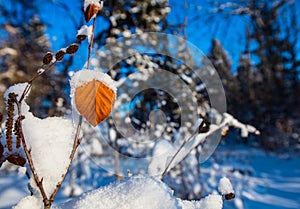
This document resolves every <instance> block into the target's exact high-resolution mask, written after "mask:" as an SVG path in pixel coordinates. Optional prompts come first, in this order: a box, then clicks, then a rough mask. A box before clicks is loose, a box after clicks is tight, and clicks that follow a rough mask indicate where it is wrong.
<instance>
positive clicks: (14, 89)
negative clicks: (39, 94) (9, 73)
mask: <svg viewBox="0 0 300 209" xmlns="http://www.w3.org/2000/svg"><path fill="white" fill-rule="evenodd" d="M27 85H28V83H19V84H15V85H13V86H10V87H9V88H8V89H7V90H6V91H5V93H4V98H5V99H6V100H8V95H9V94H10V93H15V94H17V95H18V96H17V99H18V100H19V99H20V98H21V95H22V93H23V91H24V89H25V88H26V86H27ZM29 92H30V91H29ZM29 92H28V93H27V94H26V95H25V97H24V99H26V98H27V96H28V94H29ZM21 111H22V113H23V112H28V111H29V106H28V105H27V104H26V103H25V102H22V105H21ZM17 114H18V113H17V108H15V112H14V115H17Z"/></svg>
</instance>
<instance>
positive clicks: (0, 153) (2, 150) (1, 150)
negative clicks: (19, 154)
mask: <svg viewBox="0 0 300 209" xmlns="http://www.w3.org/2000/svg"><path fill="white" fill-rule="evenodd" d="M3 152H4V147H3V145H2V144H1V142H0V159H1V158H2V156H3Z"/></svg>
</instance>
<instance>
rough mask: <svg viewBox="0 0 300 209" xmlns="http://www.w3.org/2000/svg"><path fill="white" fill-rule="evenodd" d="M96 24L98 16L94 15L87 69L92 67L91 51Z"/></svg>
mask: <svg viewBox="0 0 300 209" xmlns="http://www.w3.org/2000/svg"><path fill="white" fill-rule="evenodd" d="M95 26H96V17H94V19H93V27H92V36H91V39H90V45H89V52H88V60H87V69H89V68H90V63H91V53H92V50H93V41H94V33H95Z"/></svg>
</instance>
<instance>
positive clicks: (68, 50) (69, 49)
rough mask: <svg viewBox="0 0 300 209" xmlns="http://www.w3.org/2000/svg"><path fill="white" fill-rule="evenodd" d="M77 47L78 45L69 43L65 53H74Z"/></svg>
mask: <svg viewBox="0 0 300 209" xmlns="http://www.w3.org/2000/svg"><path fill="white" fill-rule="evenodd" d="M78 48H79V45H78V44H75V43H74V44H71V45H70V46H68V48H67V53H68V54H75V53H76V52H77V50H78Z"/></svg>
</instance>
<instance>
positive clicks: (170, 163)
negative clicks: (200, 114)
mask: <svg viewBox="0 0 300 209" xmlns="http://www.w3.org/2000/svg"><path fill="white" fill-rule="evenodd" d="M204 124H205V123H204V120H203V121H202V122H201V124H200V125H199V127H203V126H204ZM197 134H198V129H197V130H196V131H195V132H194V133H193V134H192V135H191V136H190V137H188V138H186V139H185V140H184V141H183V143H182V144H181V146H180V147H179V148H178V150H177V151H176V153H175V154H174V155H173V157H172V159H171V160H170V162H169V163H168V165H167V167H166V168H165V170H164V172H163V173H162V175H161V177H164V176H165V175H166V174H167V172H169V168H170V167H171V165H172V163H173V161H174V160H175V159H176V157H177V155H178V154H179V153H180V151H181V150H182V149H183V147H184V146H185V145H186V144H187V143H188V142H189V141H190V140H191V139H192V138H194V137H195V136H196V135H197Z"/></svg>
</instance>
